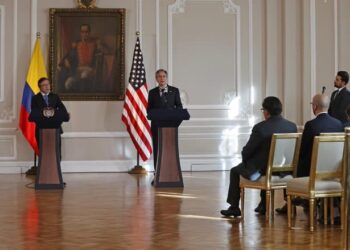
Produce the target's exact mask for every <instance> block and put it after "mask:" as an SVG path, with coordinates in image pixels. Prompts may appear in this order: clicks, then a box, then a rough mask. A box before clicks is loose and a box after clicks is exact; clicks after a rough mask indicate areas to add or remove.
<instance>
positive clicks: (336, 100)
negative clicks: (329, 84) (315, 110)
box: [328, 71, 350, 123]
mask: <svg viewBox="0 0 350 250" xmlns="http://www.w3.org/2000/svg"><path fill="white" fill-rule="evenodd" d="M348 82H349V73H348V72H346V71H339V72H338V73H337V75H336V77H335V80H334V87H336V88H337V90H335V91H334V92H333V93H332V96H331V103H330V104H329V109H328V114H329V115H331V116H333V117H334V118H336V119H338V120H340V121H341V122H342V123H344V122H346V121H347V117H346V108H347V107H348V106H349V105H350V92H349V90H348V89H347V88H346V85H347V84H348Z"/></svg>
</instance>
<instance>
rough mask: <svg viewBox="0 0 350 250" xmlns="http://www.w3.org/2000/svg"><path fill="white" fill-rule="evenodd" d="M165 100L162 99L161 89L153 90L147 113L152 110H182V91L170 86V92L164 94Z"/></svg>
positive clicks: (150, 93) (149, 97) (150, 92)
mask: <svg viewBox="0 0 350 250" xmlns="http://www.w3.org/2000/svg"><path fill="white" fill-rule="evenodd" d="M164 95H165V96H164V97H165V98H164V99H165V101H164V100H163V99H162V98H161V96H160V93H159V87H155V88H153V89H151V90H150V91H149V93H148V106H147V111H148V110H151V109H173V108H182V103H181V99H180V91H179V89H178V88H175V87H173V86H170V85H168V92H167V93H164Z"/></svg>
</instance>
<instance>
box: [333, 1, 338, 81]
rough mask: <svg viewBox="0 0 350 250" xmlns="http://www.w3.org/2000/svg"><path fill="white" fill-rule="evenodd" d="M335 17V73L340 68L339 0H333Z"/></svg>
mask: <svg viewBox="0 0 350 250" xmlns="http://www.w3.org/2000/svg"><path fill="white" fill-rule="evenodd" d="M333 18H334V75H336V74H337V72H338V70H339V44H338V43H339V39H338V33H339V32H338V0H334V1H333Z"/></svg>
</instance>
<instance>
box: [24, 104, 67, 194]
mask: <svg viewBox="0 0 350 250" xmlns="http://www.w3.org/2000/svg"><path fill="white" fill-rule="evenodd" d="M46 114H48V115H46ZM29 120H30V121H34V122H35V124H36V126H37V128H38V129H39V166H38V171H37V174H36V179H35V189H63V188H64V183H63V178H62V172H61V164H60V162H61V152H60V150H61V148H60V143H61V142H60V140H61V138H60V132H61V124H62V122H64V121H68V120H69V115H68V113H67V112H66V111H63V110H52V109H51V110H49V111H47V112H45V111H43V112H39V111H32V112H31V113H30V116H29Z"/></svg>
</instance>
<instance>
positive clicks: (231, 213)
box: [220, 207, 241, 217]
mask: <svg viewBox="0 0 350 250" xmlns="http://www.w3.org/2000/svg"><path fill="white" fill-rule="evenodd" d="M220 213H221V214H222V215H223V216H225V217H230V216H233V217H238V216H241V210H240V209H239V208H238V207H237V208H233V207H229V208H228V209H227V210H221V211H220Z"/></svg>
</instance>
